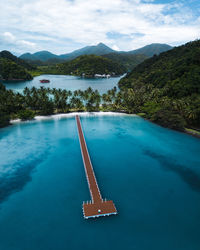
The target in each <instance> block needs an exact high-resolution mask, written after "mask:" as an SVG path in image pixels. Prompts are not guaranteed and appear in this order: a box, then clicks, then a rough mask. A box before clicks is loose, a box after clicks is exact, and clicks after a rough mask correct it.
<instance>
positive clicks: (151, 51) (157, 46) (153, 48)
mask: <svg viewBox="0 0 200 250" xmlns="http://www.w3.org/2000/svg"><path fill="white" fill-rule="evenodd" d="M170 49H172V46H170V45H168V44H162V43H152V44H149V45H146V46H144V47H142V48H139V49H136V50H132V51H129V53H130V54H134V55H136V54H137V55H138V54H143V55H145V56H147V57H152V56H153V55H159V54H160V53H162V52H165V51H168V50H170Z"/></svg>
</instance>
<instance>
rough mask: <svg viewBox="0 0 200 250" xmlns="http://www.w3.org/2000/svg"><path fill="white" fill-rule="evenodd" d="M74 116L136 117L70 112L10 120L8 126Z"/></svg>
mask: <svg viewBox="0 0 200 250" xmlns="http://www.w3.org/2000/svg"><path fill="white" fill-rule="evenodd" d="M76 115H79V116H83V117H89V116H137V117H139V116H138V115H136V114H127V113H122V112H111V111H107V112H103V111H100V112H71V113H60V114H54V115H43V116H42V115H41V116H39V115H38V116H35V117H34V119H31V120H26V121H22V120H21V119H14V120H10V124H11V125H12V124H16V123H24V122H32V121H45V120H60V119H64V118H70V117H75V116H76Z"/></svg>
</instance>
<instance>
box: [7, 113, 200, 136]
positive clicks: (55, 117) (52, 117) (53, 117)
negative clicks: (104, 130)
mask: <svg viewBox="0 0 200 250" xmlns="http://www.w3.org/2000/svg"><path fill="white" fill-rule="evenodd" d="M76 115H79V116H80V117H89V116H91V117H92V116H133V117H140V118H143V117H141V116H140V115H137V114H128V113H123V112H111V111H105V112H104V111H99V112H71V113H60V114H54V115H46V116H45V115H43V116H35V117H34V119H31V120H25V121H23V120H21V119H14V120H10V125H13V124H17V123H27V122H39V121H46V120H61V119H66V118H71V117H75V116H76ZM143 119H145V118H143ZM145 120H147V121H149V122H152V121H150V120H148V119H145ZM152 123H153V124H155V125H158V126H161V125H159V124H157V123H154V122H152ZM161 127H163V126H161ZM163 128H166V127H163ZM167 129H170V128H167ZM172 130H173V131H177V130H174V129H172ZM177 132H180V133H184V134H187V135H190V136H193V137H196V138H198V139H200V135H199V134H198V133H195V131H194V130H193V131H189V130H188V129H187V128H186V129H185V131H177Z"/></svg>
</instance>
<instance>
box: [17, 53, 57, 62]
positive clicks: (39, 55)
mask: <svg viewBox="0 0 200 250" xmlns="http://www.w3.org/2000/svg"><path fill="white" fill-rule="evenodd" d="M19 58H21V59H23V60H32V61H34V60H39V61H43V62H44V61H47V60H49V59H52V58H57V59H59V56H57V55H55V54H52V53H51V52H49V51H39V52H36V53H33V54H31V53H25V54H22V55H21V56H20V57H19Z"/></svg>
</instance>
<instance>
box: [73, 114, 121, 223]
mask: <svg viewBox="0 0 200 250" xmlns="http://www.w3.org/2000/svg"><path fill="white" fill-rule="evenodd" d="M76 122H77V127H78V135H79V141H80V147H81V153H82V158H83V163H84V168H85V174H86V177H87V182H88V187H89V190H90V196H91V201H89V202H83V215H84V218H86V219H88V218H95V217H100V216H106V215H112V214H117V210H116V208H115V205H114V203H113V201H111V200H109V201H107V200H103V199H102V197H101V193H100V190H99V187H98V184H97V180H96V177H95V174H94V170H93V167H92V163H91V160H90V156H89V153H88V150H87V145H86V142H85V138H84V134H83V130H82V127H81V121H80V118H79V116H78V115H77V116H76Z"/></svg>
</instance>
